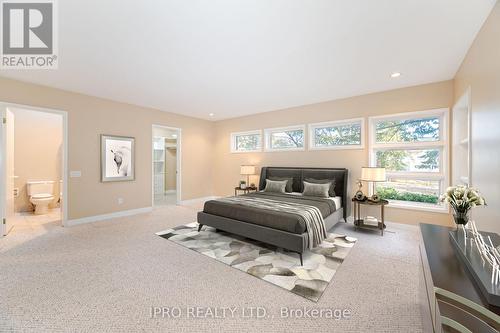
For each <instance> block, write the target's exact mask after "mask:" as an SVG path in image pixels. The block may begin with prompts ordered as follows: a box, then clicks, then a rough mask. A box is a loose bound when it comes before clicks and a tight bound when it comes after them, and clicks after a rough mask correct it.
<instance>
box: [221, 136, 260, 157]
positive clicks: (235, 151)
mask: <svg viewBox="0 0 500 333" xmlns="http://www.w3.org/2000/svg"><path fill="white" fill-rule="evenodd" d="M243 135H260V140H259V148H257V149H250V150H238V149H236V137H238V136H243ZM262 138H263V136H262V130H252V131H243V132H232V133H231V135H230V140H229V148H230V152H231V153H233V154H243V153H259V152H261V151H262Z"/></svg>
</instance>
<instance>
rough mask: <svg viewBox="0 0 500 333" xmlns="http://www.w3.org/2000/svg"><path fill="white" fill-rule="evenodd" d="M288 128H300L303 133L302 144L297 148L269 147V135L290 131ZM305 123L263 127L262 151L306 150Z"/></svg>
mask: <svg viewBox="0 0 500 333" xmlns="http://www.w3.org/2000/svg"><path fill="white" fill-rule="evenodd" d="M290 130H302V132H303V133H304V146H303V147H297V148H271V135H272V134H273V133H276V132H283V131H290ZM306 135H307V133H306V125H293V126H286V127H274V128H266V129H264V152H268V153H274V152H286V151H305V150H306V144H307V140H306Z"/></svg>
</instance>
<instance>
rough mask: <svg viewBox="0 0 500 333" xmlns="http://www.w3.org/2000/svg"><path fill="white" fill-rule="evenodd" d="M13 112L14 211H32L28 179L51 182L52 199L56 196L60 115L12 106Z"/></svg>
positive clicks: (59, 173) (58, 177)
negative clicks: (27, 184) (15, 195)
mask: <svg viewBox="0 0 500 333" xmlns="http://www.w3.org/2000/svg"><path fill="white" fill-rule="evenodd" d="M12 111H13V112H14V117H15V118H14V145H15V146H14V155H15V157H14V168H15V169H14V170H15V175H16V176H17V177H18V178H16V179H15V184H14V185H15V187H16V188H19V196H18V197H17V198H16V199H15V207H16V212H21V211H32V205H31V203H30V201H29V197H28V192H27V186H26V182H27V181H29V180H51V181H54V192H53V195H54V201H53V202H52V204H51V206H52V207H54V204H55V203H57V200H58V199H59V180H61V179H62V178H61V171H62V170H61V166H62V160H61V157H62V136H63V133H62V126H63V119H62V116H60V115H57V114H52V113H45V112H34V111H29V110H24V109H18V108H13V109H12Z"/></svg>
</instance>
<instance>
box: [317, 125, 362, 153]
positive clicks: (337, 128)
mask: <svg viewBox="0 0 500 333" xmlns="http://www.w3.org/2000/svg"><path fill="white" fill-rule="evenodd" d="M363 135H364V119H363V118H359V119H349V120H341V121H333V122H327V123H318V124H310V125H309V147H310V148H311V149H313V150H315V149H317V150H320V149H362V148H363V146H364V144H363Z"/></svg>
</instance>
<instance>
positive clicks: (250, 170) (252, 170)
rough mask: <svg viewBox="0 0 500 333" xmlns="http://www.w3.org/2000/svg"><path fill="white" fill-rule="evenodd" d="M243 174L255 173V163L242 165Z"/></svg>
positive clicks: (241, 172)
mask: <svg viewBox="0 0 500 333" xmlns="http://www.w3.org/2000/svg"><path fill="white" fill-rule="evenodd" d="M240 174H241V175H255V165H242V166H241V169H240Z"/></svg>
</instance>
